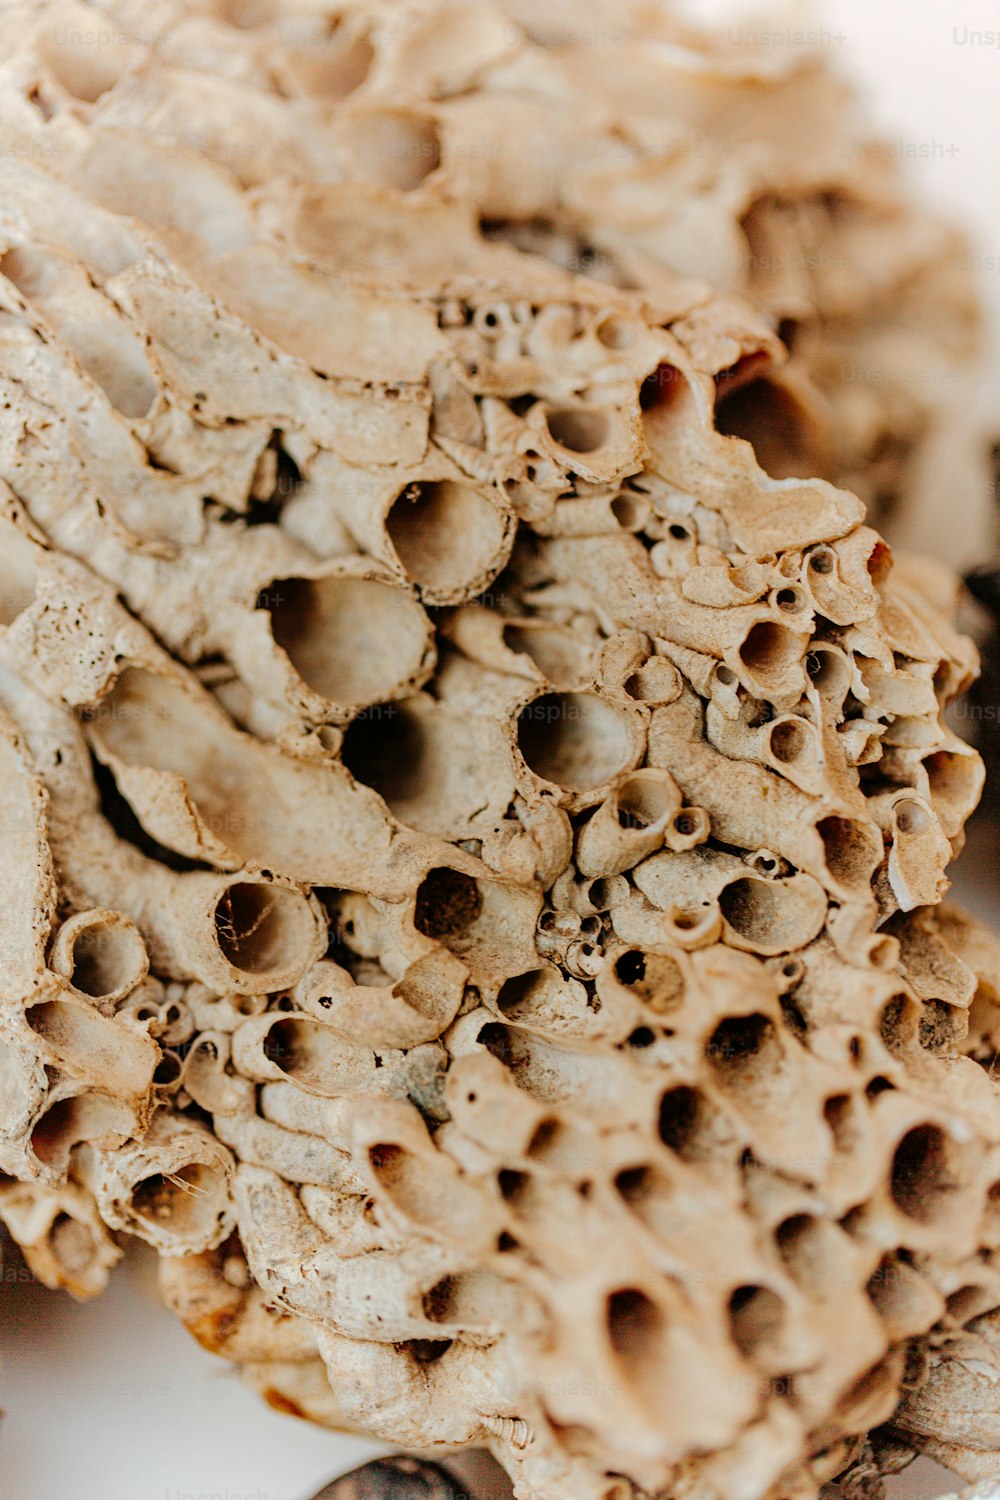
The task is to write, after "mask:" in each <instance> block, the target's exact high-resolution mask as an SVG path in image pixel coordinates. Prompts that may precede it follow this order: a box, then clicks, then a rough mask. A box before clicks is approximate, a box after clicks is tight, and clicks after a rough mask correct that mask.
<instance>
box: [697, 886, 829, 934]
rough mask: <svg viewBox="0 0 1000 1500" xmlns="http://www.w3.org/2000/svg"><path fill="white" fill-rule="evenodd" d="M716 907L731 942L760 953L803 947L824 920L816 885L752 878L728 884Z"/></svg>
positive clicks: (822, 903)
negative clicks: (726, 924)
mask: <svg viewBox="0 0 1000 1500" xmlns="http://www.w3.org/2000/svg"><path fill="white" fill-rule="evenodd" d="M719 907H720V909H721V911H722V915H723V916H724V917H725V919H726V921H727V923H728V924H729V927H730V929H731V936H730V941H739V942H741V943H743V944H745V945H746V946H747V947H748V948H751V949H756V950H759V951H760V952H763V953H780V952H781V951H782V950H783V949H792V948H801V947H803V946H804V944H806V943H808V942H810V941H811V940H812V939H813V938H814V937H815V936H816V934H817V933H818V932H819V930H820V929H821V927H822V925H823V922H824V921H825V919H826V909H825V901H823V900H822V899H821V889H820V887H819V885H818V884H812V883H809V884H807V883H806V882H804V881H802V882H799V883H797V884H796V883H793V882H791V881H781V880H763V879H759V878H755V877H754V876H752V875H751V876H744V877H743V878H741V879H739V880H733V881H731V882H730V884H729V885H727V886H726V887H725V889H724V890H723V891H722V893H721V895H720V896H719Z"/></svg>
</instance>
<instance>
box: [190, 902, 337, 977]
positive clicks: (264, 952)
mask: <svg viewBox="0 0 1000 1500" xmlns="http://www.w3.org/2000/svg"><path fill="white" fill-rule="evenodd" d="M315 929H316V922H315V919H314V916H313V913H312V910H311V909H310V907H309V904H308V902H307V901H306V899H305V897H304V896H302V895H301V894H300V893H299V892H298V891H292V890H285V889H284V888H282V887H281V886H273V885H265V884H263V883H262V884H260V885H251V884H250V883H249V882H246V881H236V882H234V884H232V885H230V886H228V887H227V888H226V890H225V891H223V893H222V895H221V896H220V898H219V901H218V903H217V905H216V908H215V932H216V937H217V938H218V943H219V950H220V952H221V953H222V956H223V958H224V959H225V960H226V962H227V963H230V964H231V965H232V966H233V968H234V969H240V970H242V971H243V972H244V973H245V974H271V973H280V972H282V971H284V970H285V969H287V968H289V967H294V965H295V964H296V963H298V962H299V961H300V960H301V959H302V957H303V956H304V955H306V956H307V955H308V951H309V948H310V945H311V944H312V942H313V940H314V937H315Z"/></svg>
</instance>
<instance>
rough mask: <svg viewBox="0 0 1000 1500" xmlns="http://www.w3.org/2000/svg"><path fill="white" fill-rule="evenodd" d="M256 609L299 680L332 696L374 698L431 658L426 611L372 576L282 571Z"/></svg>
mask: <svg viewBox="0 0 1000 1500" xmlns="http://www.w3.org/2000/svg"><path fill="white" fill-rule="evenodd" d="M258 608H266V609H268V610H269V612H270V616H271V633H272V635H273V636H274V640H275V642H276V644H277V645H279V646H280V647H281V649H282V650H283V651H284V652H285V654H286V655H287V656H288V658H289V660H290V661H291V663H292V666H293V667H294V668H295V670H296V672H298V674H299V676H300V677H301V678H302V680H303V682H305V683H306V684H307V686H309V687H311V688H312V689H313V690H314V691H315V692H317V693H321V694H322V695H323V697H324V698H328V699H329V700H330V701H331V702H333V703H343V704H346V705H347V706H348V707H357V706H360V705H362V704H368V703H376V702H379V701H380V700H381V699H383V698H387V697H389V696H390V695H391V694H392V693H394V692H396V691H398V690H399V689H401V688H403V687H405V686H406V685H408V684H412V683H413V682H414V681H415V679H416V678H417V677H418V676H419V675H420V673H421V670H422V668H423V667H424V665H425V664H428V663H429V652H428V636H429V626H428V621H427V617H426V615H425V614H424V612H423V610H422V609H421V608H420V605H419V604H418V603H417V601H416V600H415V599H414V598H413V597H412V596H411V595H410V594H408V593H407V592H406V590H405V589H402V588H395V587H393V585H391V584H387V583H380V582H378V580H377V579H374V578H353V577H339V578H316V579H311V578H284V579H281V580H279V581H277V582H274V583H272V584H270V585H269V586H268V588H267V590H266V591H265V592H264V593H263V594H261V596H260V598H259V599H258Z"/></svg>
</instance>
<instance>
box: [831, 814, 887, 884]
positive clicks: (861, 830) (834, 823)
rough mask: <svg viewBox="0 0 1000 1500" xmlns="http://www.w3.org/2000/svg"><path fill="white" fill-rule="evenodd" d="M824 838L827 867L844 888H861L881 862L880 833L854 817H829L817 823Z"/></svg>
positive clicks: (869, 882) (832, 876)
mask: <svg viewBox="0 0 1000 1500" xmlns="http://www.w3.org/2000/svg"><path fill="white" fill-rule="evenodd" d="M816 832H817V833H818V834H819V836H820V838H821V839H822V840H823V853H824V857H825V860H826V868H827V869H828V870H829V872H830V876H831V878H832V879H833V880H834V881H836V883H837V884H838V885H842V886H844V887H845V889H847V890H852V891H864V890H867V889H868V887H869V886H870V885H871V880H872V876H873V875H874V873H875V871H876V870H877V869H878V867H879V865H880V864H881V863H882V855H883V852H884V851H883V845H882V836H881V834H880V833H879V832H878V830H877V829H876V828H874V827H873V826H870V825H868V824H865V823H859V822H855V820H854V819H853V818H840V817H836V816H831V817H829V818H822V819H820V821H819V822H818V823H817V824H816Z"/></svg>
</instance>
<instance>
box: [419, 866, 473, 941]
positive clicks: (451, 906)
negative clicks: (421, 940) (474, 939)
mask: <svg viewBox="0 0 1000 1500" xmlns="http://www.w3.org/2000/svg"><path fill="white" fill-rule="evenodd" d="M482 909H483V898H482V895H481V893H480V890H479V886H478V884H477V883H476V881H475V880H473V878H472V877H471V875H463V874H462V873H461V872H460V871H459V870H449V869H446V868H442V869H438V870H431V871H430V873H429V874H428V875H427V876H426V877H425V879H424V880H422V881H421V882H420V885H419V886H418V887H417V909H416V915H415V917H414V919H413V924H414V926H415V927H416V929H417V931H418V932H422V933H423V934H424V936H425V937H430V938H440V939H446V938H449V937H458V936H459V935H461V934H462V933H464V932H467V931H468V929H469V928H470V927H471V926H472V925H473V924H474V923H475V922H476V920H477V919H478V917H479V914H480V912H481V911H482Z"/></svg>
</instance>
